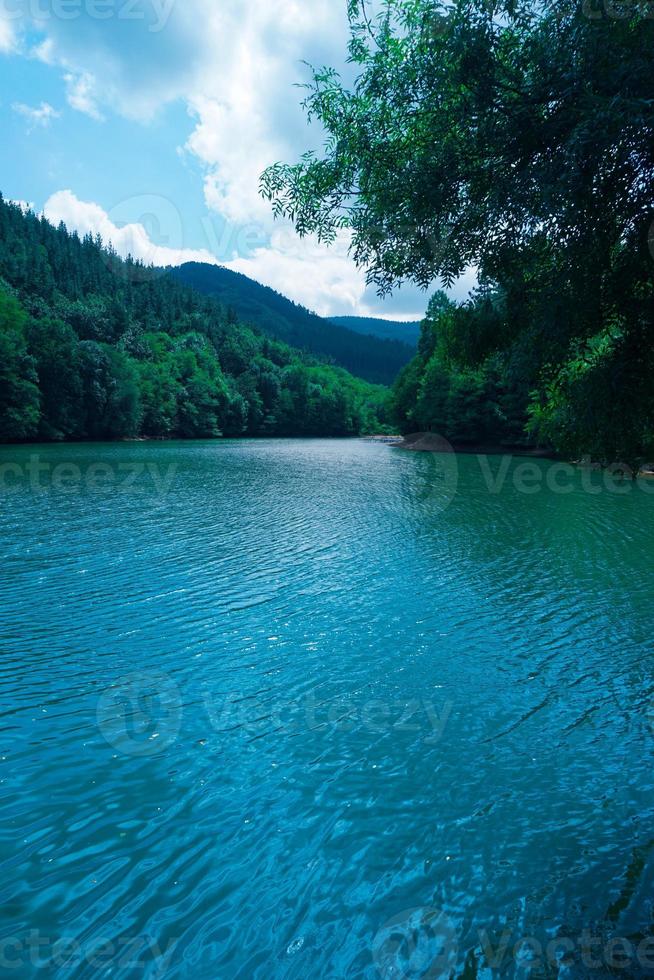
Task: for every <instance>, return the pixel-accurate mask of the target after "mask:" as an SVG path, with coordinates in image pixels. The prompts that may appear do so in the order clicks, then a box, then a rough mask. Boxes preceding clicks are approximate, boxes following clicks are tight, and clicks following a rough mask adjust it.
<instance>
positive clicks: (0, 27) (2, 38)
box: [0, 9, 16, 54]
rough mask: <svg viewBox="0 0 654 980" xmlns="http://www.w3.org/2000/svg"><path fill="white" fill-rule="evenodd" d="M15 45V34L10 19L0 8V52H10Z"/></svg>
mask: <svg viewBox="0 0 654 980" xmlns="http://www.w3.org/2000/svg"><path fill="white" fill-rule="evenodd" d="M15 46H16V36H15V34H14V29H13V27H12V24H11V21H10V20H9V18H8V17H7V16H6V14H5V11H4V10H3V9H0V54H10V53H11V52H12V51H13V50H14V49H15Z"/></svg>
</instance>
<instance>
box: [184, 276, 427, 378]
mask: <svg viewBox="0 0 654 980" xmlns="http://www.w3.org/2000/svg"><path fill="white" fill-rule="evenodd" d="M173 275H175V276H176V277H177V278H179V279H180V280H181V281H182V282H185V283H186V284H187V285H189V286H192V287H193V288H194V289H197V290H198V291H199V292H201V293H204V294H205V295H208V296H215V297H216V298H217V299H218V300H220V302H221V303H222V304H223V305H224V306H226V307H228V308H229V309H232V310H234V311H235V312H236V314H237V316H238V318H239V319H240V320H243V321H244V322H245V323H248V324H252V325H253V326H256V327H259V328H260V329H261V330H263V331H264V333H266V334H268V335H269V336H270V337H275V338H276V339H277V340H283V341H284V342H285V343H287V344H291V345H292V346H293V347H299V348H300V349H302V350H306V351H309V352H310V353H311V354H316V355H318V356H319V357H327V358H329V359H330V360H333V361H334V362H335V363H336V364H340V365H341V367H344V368H346V369H347V370H348V371H351V372H352V374H356V375H357V376H358V377H360V378H365V379H366V380H367V381H372V382H374V383H376V384H392V382H393V381H394V380H395V378H396V377H397V374H398V372H399V371H400V370H401V369H402V368H403V367H404V366H405V365H406V364H408V362H409V361H410V360H411V357H412V355H413V351H412V350H411V349H410V347H408V346H407V345H406V344H404V343H399V342H398V341H395V340H382V339H380V338H378V337H370V336H362V335H361V334H360V333H359V332H355V331H353V330H348V329H345V328H344V327H342V326H339V325H337V324H336V325H335V324H334V323H333V321H330V320H325V319H323V318H322V317H319V316H317V315H316V314H315V313H311V312H310V311H309V310H306V309H305V308H304V307H303V306H298V304H297V303H293V302H292V301H291V300H290V299H287V298H286V297H285V296H282V295H281V294H280V293H277V292H275V290H274V289H270V287H269V286H262V285H261V284H260V283H258V282H255V281H254V280H253V279H249V278H248V277H247V276H244V275H241V273H239V272H232V271H231V270H230V269H224V268H222V267H221V266H217V265H207V264H204V263H201V262H189V263H187V264H186V265H183V266H181V267H180V268H179V269H174V270H173Z"/></svg>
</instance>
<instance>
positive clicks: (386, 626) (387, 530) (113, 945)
mask: <svg viewBox="0 0 654 980" xmlns="http://www.w3.org/2000/svg"><path fill="white" fill-rule="evenodd" d="M0 486H1V490H0V527H1V535H2V543H3V556H4V561H3V564H2V573H1V575H2V577H1V581H0V600H1V603H2V616H1V621H0V648H1V650H2V658H1V661H0V669H1V674H0V692H1V703H2V709H1V713H2V733H1V737H0V787H1V790H2V811H1V815H0V821H1V830H0V848H1V853H0V857H1V861H2V875H1V878H0V890H1V892H2V901H1V905H2V913H1V916H2V929H1V932H0V935H2V937H3V939H2V942H1V943H0V966H2V968H3V969H4V970H6V971H7V972H6V975H7V976H14V975H15V976H21V977H23V976H52V977H57V978H59V977H62V978H63V977H70V976H74V977H76V978H77V977H79V978H87V977H89V978H90V977H99V976H111V977H113V978H121V980H122V978H127V977H129V978H131V977H148V978H149V977H166V978H178V977H179V978H182V977H193V978H201V980H204V978H207V980H216V978H221V980H222V978H230V980H231V978H239V980H241V978H242V980H246V978H248V980H249V978H262V980H263V978H271V977H274V978H277V977H280V978H287V977H288V978H298V980H305V978H308V977H317V978H318V977H319V978H340V977H347V978H366V980H368V978H370V980H375V978H377V980H379V978H382V980H389V978H393V980H397V978H404V977H409V978H418V977H429V978H433V977H441V976H442V977H446V976H450V975H452V976H456V977H466V978H472V977H479V978H484V980H485V978H490V977H493V976H499V975H502V976H515V977H531V976H542V975H554V974H555V971H556V970H558V975H559V976H561V977H566V978H568V977H569V978H577V977H587V976H588V977H603V976H609V975H613V974H614V971H615V970H616V969H617V968H618V967H623V968H624V969H622V971H621V975H623V976H624V975H627V976H640V975H641V974H642V975H651V973H652V971H653V970H654V942H652V941H651V940H650V939H649V938H648V937H649V935H650V930H651V927H652V918H653V914H654V902H653V900H654V888H653V886H654V853H653V849H654V820H653V818H654V731H653V728H652V723H653V722H654V709H653V701H652V699H653V697H654V647H653V643H652V639H653V636H654V608H653V604H652V599H653V596H654V562H653V558H652V556H653V555H654V531H653V528H654V523H653V521H652V514H653V513H654V482H653V483H646V482H644V481H637V482H626V481H622V480H619V479H616V478H612V477H610V476H607V475H605V474H602V473H594V472H590V471H587V470H581V469H572V468H571V467H566V466H564V465H561V464H553V463H551V462H549V461H544V460H538V461H533V460H521V459H513V460H510V459H508V458H507V459H506V460H505V459H503V458H500V457H490V458H478V457H476V456H474V455H472V456H454V455H443V456H440V455H433V454H430V453H426V454H419V453H413V454H412V453H406V452H403V451H401V450H398V449H394V448H391V447H388V446H384V445H377V444H374V443H368V442H364V441H358V440H300V441H292V440H263V441H247V440H241V441H225V442H198V443H180V442H177V443H124V444H113V445H73V446H23V447H4V448H2V449H0Z"/></svg>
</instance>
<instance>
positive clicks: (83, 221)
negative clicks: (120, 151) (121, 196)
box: [43, 190, 216, 266]
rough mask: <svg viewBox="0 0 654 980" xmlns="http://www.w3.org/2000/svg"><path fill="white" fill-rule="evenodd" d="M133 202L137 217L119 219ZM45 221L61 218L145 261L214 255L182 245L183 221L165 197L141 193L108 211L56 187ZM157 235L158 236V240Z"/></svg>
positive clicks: (169, 261) (178, 260)
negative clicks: (139, 215)
mask: <svg viewBox="0 0 654 980" xmlns="http://www.w3.org/2000/svg"><path fill="white" fill-rule="evenodd" d="M127 206H129V209H130V210H133V209H134V207H135V206H136V208H137V210H139V211H140V212H141V214H142V218H141V220H140V221H132V222H128V221H121V212H122V211H123V210H124V209H126V207H127ZM43 213H44V214H45V216H46V218H47V219H48V221H51V222H52V223H53V224H59V222H60V221H63V222H64V224H65V225H66V227H67V228H68V229H69V231H77V232H78V233H79V234H80V235H86V234H89V233H90V234H92V235H96V234H100V235H102V238H103V240H104V241H105V242H106V243H109V242H111V243H112V245H113V246H114V248H115V249H116V251H117V252H118V254H119V255H122V256H123V257H127V256H128V255H132V256H133V257H134V258H135V259H141V260H142V261H143V262H145V263H146V265H150V264H152V265H158V266H166V265H181V264H182V263H183V262H212V263H216V259H215V257H214V256H213V255H212V254H211V253H210V252H208V251H207V250H206V249H190V248H184V246H183V223H182V218H181V216H180V214H179V212H178V211H177V209H176V208H175V207H174V206H173V205H172V204H171V203H170V201H167V200H165V199H164V198H160V197H156V196H154V195H144V196H143V197H141V198H138V199H137V198H133V199H132V200H131V201H128V202H124V204H123V205H121V206H119V207H117V208H115V209H114V210H113V211H112V212H111V213H110V214H108V213H107V212H106V211H105V210H104V209H103V208H101V207H100V205H99V204H94V203H93V202H91V201H80V200H79V199H78V198H77V197H75V195H74V194H73V192H72V191H70V190H65V191H57V193H56V194H53V195H52V196H51V197H50V198H48V200H47V201H46V203H45V206H44V208H43ZM157 239H158V240H157Z"/></svg>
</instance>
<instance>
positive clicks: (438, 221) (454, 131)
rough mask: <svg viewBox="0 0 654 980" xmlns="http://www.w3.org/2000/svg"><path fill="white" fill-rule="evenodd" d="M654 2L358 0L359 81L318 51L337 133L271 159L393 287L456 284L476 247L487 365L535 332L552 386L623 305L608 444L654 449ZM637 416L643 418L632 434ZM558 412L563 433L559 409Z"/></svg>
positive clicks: (530, 346) (354, 39)
mask: <svg viewBox="0 0 654 980" xmlns="http://www.w3.org/2000/svg"><path fill="white" fill-rule="evenodd" d="M647 6H648V5H646V4H644V3H640V2H637V0H636V2H633V3H630V4H625V5H624V8H625V9H624V11H623V10H622V8H621V13H622V14H624V16H620V17H609V16H602V12H601V11H600V12H599V13H600V16H599V17H589V16H588V9H587V5H583V4H580V3H578V2H576V0H574V2H573V0H543V2H541V3H535V2H533V0H529V2H528V0H504V2H492V0H491V2H490V3H489V2H488V0H451V2H447V3H444V2H443V3H441V2H438V0H385V2H384V4H383V12H382V14H381V15H380V17H379V19H378V20H376V21H371V20H370V18H369V16H368V14H367V11H366V6H365V0H351V2H350V4H349V9H350V22H351V38H350V45H349V54H350V60H351V61H352V62H353V63H354V65H355V67H356V68H357V70H358V77H357V80H356V83H355V84H354V86H353V88H352V89H348V88H346V86H345V85H344V84H343V82H342V81H341V79H340V77H339V75H338V74H337V73H336V72H335V71H334V70H333V69H329V68H328V69H320V70H317V71H315V72H314V74H313V79H312V81H311V82H310V84H309V86H308V95H307V99H306V103H305V105H306V108H307V111H308V113H309V115H310V116H313V117H316V118H317V119H318V120H319V121H320V122H321V123H322V124H323V126H324V128H325V130H326V134H327V139H326V143H325V150H324V153H323V154H322V156H318V155H315V154H312V153H308V154H306V155H305V156H304V157H303V158H302V159H301V161H300V162H299V163H298V164H294V165H288V164H282V163H277V164H274V165H273V166H271V167H270V168H269V169H268V170H267V171H266V172H265V173H264V174H263V176H262V192H263V194H264V196H266V197H267V198H269V199H270V200H271V201H272V203H273V208H274V211H275V213H276V214H277V215H285V216H287V217H290V218H291V219H292V220H293V221H294V222H295V225H296V228H297V230H298V231H299V232H300V234H308V233H316V234H317V235H318V236H319V237H320V238H321V239H322V240H324V241H330V240H332V239H333V238H334V236H335V234H336V232H337V231H338V230H339V229H341V228H343V227H345V228H348V229H350V231H351V235H352V248H353V254H354V257H355V259H356V261H357V262H358V263H359V264H360V265H361V266H363V267H365V268H366V269H367V275H368V279H369V281H370V282H373V283H375V284H376V285H377V286H378V288H379V290H380V291H381V292H382V293H385V292H388V291H390V290H391V289H393V288H395V287H396V286H397V285H399V284H400V283H401V282H402V281H403V280H405V279H412V280H413V281H414V282H416V283H418V284H420V285H422V286H424V287H428V286H429V285H431V284H432V283H433V282H435V281H437V280H438V279H441V280H443V281H444V282H445V283H446V284H451V283H452V282H453V281H454V280H455V279H456V277H457V276H459V275H461V273H463V272H464V270H466V269H467V268H469V267H470V266H475V267H476V268H477V269H478V270H479V273H480V277H481V279H482V281H484V282H485V283H486V284H487V289H489V290H490V291H489V292H488V298H489V301H490V305H488V306H487V308H486V309H485V310H483V309H481V308H480V307H479V305H477V306H476V309H475V313H476V314H478V316H477V318H476V319H475V318H474V317H472V316H470V315H469V312H468V313H464V314H463V316H462V319H459V321H458V322H457V318H456V317H455V318H454V320H453V321H452V325H453V326H454V327H456V333H457V335H458V340H457V343H458V344H459V352H458V353H459V357H460V358H461V359H463V358H465V359H466V360H467V363H468V364H469V365H470V366H471V367H476V366H478V365H479V364H481V363H482V362H483V360H484V359H485V358H487V357H490V356H493V355H495V354H497V353H498V352H499V351H505V352H506V353H507V365H508V367H507V370H509V367H510V362H512V360H513V358H514V356H517V354H518V352H519V351H520V350H522V352H523V354H522V355H520V356H521V360H522V365H523V367H524V369H525V370H526V371H527V372H528V374H527V375H526V376H525V378H524V380H525V381H526V382H527V383H528V384H530V386H531V387H532V388H534V389H538V390H539V392H540V393H541V394H543V395H544V394H545V393H546V392H547V391H550V390H551V383H552V381H553V380H554V379H556V378H557V377H558V373H559V371H560V369H561V368H562V367H563V365H565V364H566V363H568V362H570V363H573V362H574V360H575V358H576V353H575V351H576V347H577V346H578V344H579V343H582V344H584V343H586V342H588V341H589V340H590V338H592V337H594V336H597V335H603V333H604V332H605V331H606V330H608V329H609V328H610V324H611V323H613V322H615V321H616V318H617V319H619V320H620V324H621V327H620V329H621V332H622V338H621V339H620V340H619V341H616V347H615V349H613V348H611V349H609V348H608V347H605V348H603V349H602V355H601V357H600V358H599V359H598V360H596V363H595V364H594V366H593V372H595V373H596V381H591V380H590V378H589V379H588V380H587V383H585V384H584V397H590V398H592V399H593V404H592V406H591V411H592V414H593V416H594V417H595V418H596V419H598V420H601V419H602V417H604V420H605V422H602V421H599V423H598V425H597V426H596V429H595V436H596V438H595V440H594V444H595V446H596V449H597V450H598V451H602V452H605V453H607V454H610V453H614V452H620V451H621V450H623V449H625V450H628V451H629V452H630V453H632V454H633V453H634V452H635V451H638V452H642V451H643V448H644V446H645V444H646V439H647V433H648V432H651V421H652V414H653V413H652V404H653V395H652V393H651V390H648V389H651V386H649V385H648V383H647V382H648V380H649V377H651V373H650V372H651V364H650V360H651V359H650V358H648V357H642V352H643V351H648V350H651V349H652V348H653V347H654V304H653V303H652V275H653V267H652V255H651V254H650V251H649V248H648V230H649V225H650V222H651V218H652V215H651V209H652V204H651V202H652V200H653V199H654V75H653V73H652V72H651V59H650V52H651V50H652V46H653V42H654V19H652V18H651V16H647V14H648V10H647V9H646V8H647ZM496 301H498V302H500V304H501V308H497V307H496V308H495V309H493V303H495V302H496ZM452 340H454V338H452ZM453 346H455V345H454V343H451V344H450V347H453ZM527 350H530V351H531V354H532V356H531V362H530V363H529V362H528V360H527V359H526V358H525V357H524V352H525V351H527ZM639 352H640V353H639ZM511 373H512V369H511V370H509V374H511ZM513 373H515V372H514V371H513ZM602 378H605V379H606V380H607V381H608V382H610V383H609V385H608V388H607V384H606V383H601V379H602ZM564 389H565V391H570V392H571V391H572V389H571V388H569V387H568V388H565V386H564V388H559V389H558V390H559V392H560V393H561V392H563V391H564ZM641 394H642V396H643V398H644V400H643V401H640V396H641ZM607 395H610V397H611V398H612V407H613V409H614V410H615V411H614V412H613V416H612V419H611V420H609V419H608V418H607V416H606V413H605V412H604V416H603V409H604V408H605V406H604V404H603V400H604V399H605V398H606V397H607ZM562 397H564V396H563V395H562ZM634 414H635V415H637V416H638V418H637V421H636V423H635V425H634V418H633V416H634ZM559 417H560V418H562V417H563V416H559ZM571 417H572V413H570V412H569V413H568V418H569V419H570V418H571ZM616 423H617V425H616ZM563 424H564V427H565V426H566V425H568V423H563ZM605 425H606V428H605ZM620 426H624V431H625V433H626V432H627V431H629V432H630V433H631V432H633V431H634V430H635V431H637V432H638V433H640V435H639V436H638V437H637V438H636V439H635V440H634V439H633V438H632V436H631V435H629V437H628V438H626V439H625V440H624V445H622V441H621V440H620V439H618V441H617V443H616V440H615V433H616V431H617V432H619V430H620ZM609 429H610V430H611V432H610V434H609ZM548 431H549V433H550V436H551V437H552V438H554V439H555V440H557V441H559V442H560V439H559V436H560V432H561V430H560V428H559V427H558V426H549V427H548ZM566 432H567V435H569V436H570V438H569V439H567V441H566V445H567V447H568V449H570V448H571V447H574V450H575V451H578V450H580V449H584V439H585V438H586V435H587V430H586V429H584V427H580V428H577V429H575V428H573V429H566ZM605 432H606V439H604V435H603V434H604V433H605ZM627 443H628V445H627Z"/></svg>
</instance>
